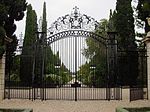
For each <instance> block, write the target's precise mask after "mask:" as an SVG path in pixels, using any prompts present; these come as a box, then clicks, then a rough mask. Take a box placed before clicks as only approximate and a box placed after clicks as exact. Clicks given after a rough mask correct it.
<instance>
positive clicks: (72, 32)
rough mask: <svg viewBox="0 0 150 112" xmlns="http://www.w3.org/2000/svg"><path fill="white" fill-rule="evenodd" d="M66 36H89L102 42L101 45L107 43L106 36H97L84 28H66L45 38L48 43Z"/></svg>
mask: <svg viewBox="0 0 150 112" xmlns="http://www.w3.org/2000/svg"><path fill="white" fill-rule="evenodd" d="M67 37H91V38H93V39H95V40H96V41H98V42H100V43H102V44H103V45H105V46H106V45H107V44H106V43H107V40H106V38H104V37H102V36H99V35H97V34H96V33H93V32H89V31H84V30H68V31H63V32H59V33H57V34H55V35H52V36H51V37H49V38H47V44H48V45H50V44H51V43H53V42H55V41H57V40H60V39H62V38H67Z"/></svg>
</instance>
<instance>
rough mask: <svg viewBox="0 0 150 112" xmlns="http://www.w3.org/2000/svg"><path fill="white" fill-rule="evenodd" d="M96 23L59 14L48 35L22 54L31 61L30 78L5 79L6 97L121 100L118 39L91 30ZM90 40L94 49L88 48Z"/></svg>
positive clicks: (89, 19) (111, 35)
mask: <svg viewBox="0 0 150 112" xmlns="http://www.w3.org/2000/svg"><path fill="white" fill-rule="evenodd" d="M98 27H99V23H98V22H96V21H95V20H94V19H93V18H91V17H89V16H87V15H84V14H80V13H79V11H78V8H77V7H75V8H74V11H73V12H72V13H71V14H70V15H65V16H63V17H61V18H58V19H57V21H55V22H54V23H53V24H52V25H51V27H50V28H49V29H48V34H47V36H48V37H47V38H43V39H42V41H41V43H39V42H38V41H37V43H36V44H35V45H34V46H33V47H31V48H32V50H33V51H34V52H33V54H29V55H23V54H22V59H26V60H27V61H26V63H27V62H29V60H30V59H31V60H32V61H31V62H30V63H31V65H33V67H31V68H32V72H30V73H31V75H30V76H31V78H29V79H31V80H29V83H27V81H25V82H21V81H11V80H10V76H11V75H10V74H9V78H8V80H6V89H5V91H6V94H5V96H6V98H28V99H33V100H34V99H42V100H48V99H49V100H50V99H55V100H63V99H64V100H75V101H77V100H120V99H121V98H122V94H121V87H120V85H118V83H117V73H118V72H117V69H116V68H117V42H116V40H115V33H108V37H105V38H104V37H102V36H100V35H98V34H96V33H94V32H95V31H96V30H97V29H98ZM89 44H91V45H92V46H93V48H94V49H92V50H90V49H91V47H90V46H91V45H89Z"/></svg>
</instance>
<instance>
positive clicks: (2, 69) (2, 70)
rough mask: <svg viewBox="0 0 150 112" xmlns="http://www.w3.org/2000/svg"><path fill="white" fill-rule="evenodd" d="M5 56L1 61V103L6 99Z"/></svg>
mask: <svg viewBox="0 0 150 112" xmlns="http://www.w3.org/2000/svg"><path fill="white" fill-rule="evenodd" d="M4 83H5V55H4V56H3V57H2V59H0V101H2V100H3V99H4V86H5V84H4Z"/></svg>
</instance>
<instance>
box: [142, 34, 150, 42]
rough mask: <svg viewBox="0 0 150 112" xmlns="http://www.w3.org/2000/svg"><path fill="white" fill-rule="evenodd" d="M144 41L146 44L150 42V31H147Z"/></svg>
mask: <svg viewBox="0 0 150 112" xmlns="http://www.w3.org/2000/svg"><path fill="white" fill-rule="evenodd" d="M142 42H144V43H145V44H149V43H150V31H149V32H148V33H147V35H146V37H145V38H143V39H142Z"/></svg>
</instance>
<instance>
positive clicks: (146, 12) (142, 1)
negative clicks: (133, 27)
mask: <svg viewBox="0 0 150 112" xmlns="http://www.w3.org/2000/svg"><path fill="white" fill-rule="evenodd" d="M136 9H137V14H138V19H140V20H141V21H144V23H145V32H146V33H147V32H148V31H150V26H149V25H148V22H147V20H146V18H147V17H150V1H149V0H138V5H137V8H136ZM138 23H139V24H140V23H141V22H138Z"/></svg>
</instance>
